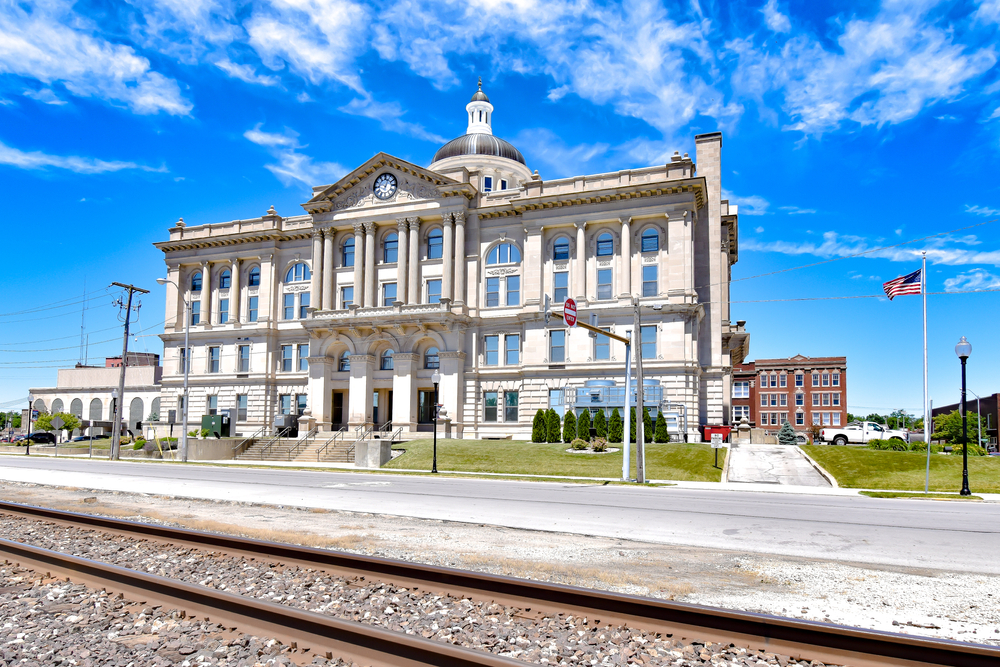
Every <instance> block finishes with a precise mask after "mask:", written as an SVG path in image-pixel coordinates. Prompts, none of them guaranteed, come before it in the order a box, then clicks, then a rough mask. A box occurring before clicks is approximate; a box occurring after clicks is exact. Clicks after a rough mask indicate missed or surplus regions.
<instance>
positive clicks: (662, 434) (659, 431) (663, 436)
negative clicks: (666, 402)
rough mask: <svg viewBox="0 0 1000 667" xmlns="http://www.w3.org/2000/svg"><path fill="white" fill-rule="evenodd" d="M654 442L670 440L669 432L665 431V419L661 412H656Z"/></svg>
mask: <svg viewBox="0 0 1000 667" xmlns="http://www.w3.org/2000/svg"><path fill="white" fill-rule="evenodd" d="M653 441H654V442H661V443H662V442H670V434H669V433H667V420H666V419H664V417H663V413H662V412H658V413H656V430H655V431H654V433H653Z"/></svg>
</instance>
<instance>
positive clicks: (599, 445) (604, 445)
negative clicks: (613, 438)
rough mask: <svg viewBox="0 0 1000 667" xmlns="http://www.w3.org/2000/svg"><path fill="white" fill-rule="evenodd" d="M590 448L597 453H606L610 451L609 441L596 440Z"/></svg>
mask: <svg viewBox="0 0 1000 667" xmlns="http://www.w3.org/2000/svg"><path fill="white" fill-rule="evenodd" d="M598 414H600V413H598ZM590 447H591V448H592V449H593V450H594V451H595V452H606V451H608V441H607V440H605V439H604V438H594V441H593V442H592V443H590Z"/></svg>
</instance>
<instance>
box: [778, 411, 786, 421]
mask: <svg viewBox="0 0 1000 667" xmlns="http://www.w3.org/2000/svg"><path fill="white" fill-rule="evenodd" d="M786 421H788V413H787V412H781V413H778V423H779V424H784V423H785V422H786Z"/></svg>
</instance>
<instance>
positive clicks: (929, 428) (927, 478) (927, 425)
mask: <svg viewBox="0 0 1000 667" xmlns="http://www.w3.org/2000/svg"><path fill="white" fill-rule="evenodd" d="M923 256H924V260H923V266H922V267H921V271H920V277H921V281H920V292H921V294H922V296H923V299H924V444H925V445H927V472H926V473H925V475H924V493H925V494H927V493H928V492H929V491H930V485H931V433H933V432H934V425H933V424H932V423H931V422H932V420H931V415H930V409H929V408H928V407H927V251H926V250H925V251H924V253H923Z"/></svg>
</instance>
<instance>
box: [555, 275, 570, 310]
mask: <svg viewBox="0 0 1000 667" xmlns="http://www.w3.org/2000/svg"><path fill="white" fill-rule="evenodd" d="M552 286H553V290H552V301H553V302H555V303H566V299H568V298H569V271H556V272H555V273H553V274H552Z"/></svg>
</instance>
